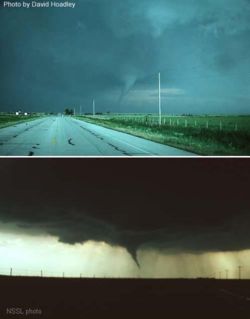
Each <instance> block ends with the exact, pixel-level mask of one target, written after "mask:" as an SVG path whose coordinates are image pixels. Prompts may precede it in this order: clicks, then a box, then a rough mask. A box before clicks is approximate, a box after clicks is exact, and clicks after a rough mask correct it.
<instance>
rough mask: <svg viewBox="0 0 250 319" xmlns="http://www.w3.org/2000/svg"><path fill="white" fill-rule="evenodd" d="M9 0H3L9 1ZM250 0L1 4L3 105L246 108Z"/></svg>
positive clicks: (195, 110)
mask: <svg viewBox="0 0 250 319" xmlns="http://www.w3.org/2000/svg"><path fill="white" fill-rule="evenodd" d="M2 2H3V1H1V3H2ZM249 21H250V1H249V0H237V1H235V0H206V1H200V0H190V1H184V0H175V1H172V0H154V1H150V0H140V1H134V0H121V1H120V0H81V1H80V0H79V1H77V3H76V7H75V9H69V8H68V9H66V8H65V9H55V8H46V9H45V8H40V9H38V8H33V9H24V8H16V9H14V8H3V7H2V6H1V7H0V30H1V31H0V43H1V52H0V69H1V75H0V85H1V94H0V109H1V110H4V111H10V110H11V111H15V110H16V109H17V108H21V109H23V110H28V111H54V112H60V111H62V110H64V108H65V107H68V106H72V107H76V108H78V106H79V105H80V104H81V105H82V110H83V111H84V112H89V111H90V110H91V101H92V98H93V97H95V99H96V110H97V111H114V112H156V111H157V73H158V72H159V71H161V74H162V88H163V94H162V95H163V112H166V113H178V114H180V113H202V114H204V113H227V114H228V113H233V114H239V113H240V114H246V113H249V108H250V106H249V105H250V103H249V102H250V90H249V87H250V77H249V72H250V67H249V66H250V60H249V51H250V41H249V39H250V24H249Z"/></svg>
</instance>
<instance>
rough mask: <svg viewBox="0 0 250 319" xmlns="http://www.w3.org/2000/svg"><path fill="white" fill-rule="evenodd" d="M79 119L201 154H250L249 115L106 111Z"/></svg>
mask: <svg viewBox="0 0 250 319" xmlns="http://www.w3.org/2000/svg"><path fill="white" fill-rule="evenodd" d="M77 118H79V119H82V120H85V121H88V122H91V123H95V124H98V125H102V126H105V127H109V128H112V129H115V130H119V131H122V132H126V133H129V134H132V135H136V136H139V137H143V138H146V139H149V140H152V141H155V142H159V143H162V144H166V145H170V146H174V147H178V148H182V149H185V150H188V151H191V152H194V153H196V154H200V155H227V156H230V155H236V156H237V155H250V116H209V115H204V116H162V124H161V126H160V125H159V118H158V116H156V115H141V114H107V115H96V116H90V115H88V116H81V117H79V116H78V117H77Z"/></svg>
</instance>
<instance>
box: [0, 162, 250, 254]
mask: <svg viewBox="0 0 250 319" xmlns="http://www.w3.org/2000/svg"><path fill="white" fill-rule="evenodd" d="M249 172H250V170H249V161H247V160H244V159H220V160H217V159H204V160H199V159H197V160H194V159H190V160H189V159H186V160H178V159H173V160H171V159H167V160H166V159H164V160H154V159H147V160H145V161H144V162H143V165H142V162H141V161H139V160H136V159H135V160H119V161H116V160H111V159H109V160H102V161H99V160H97V159H89V160H88V159H85V161H82V160H81V159H79V160H76V159H72V160H70V159H67V160H63V159H61V160H56V159H42V160H39V159H38V160H22V159H19V160H18V161H16V160H15V159H13V160H11V159H8V160H5V159H2V160H1V170H0V175H1V176H0V178H1V186H0V191H1V192H0V194H1V195H0V197H1V201H0V203H1V207H0V222H1V227H0V228H1V231H7V230H10V231H11V232H14V233H20V234H21V233H28V234H33V235H36V234H37V235H38V234H49V235H53V236H56V237H57V238H59V240H60V241H61V242H64V243H69V244H75V243H84V242H87V241H89V240H92V241H97V242H98V241H100V242H106V243H107V244H109V245H111V246H121V247H124V248H126V249H127V250H128V251H129V252H130V254H131V255H132V256H133V258H134V259H135V260H137V259H136V258H137V257H136V256H137V251H138V249H157V250H160V251H162V252H163V253H164V251H168V252H169V251H172V252H173V253H176V252H179V253H182V252H188V253H195V254H199V253H204V252H216V251H238V250H243V249H249V248H250V237H249V226H250V213H249V208H250V207H249V194H248V185H249V181H250V175H249Z"/></svg>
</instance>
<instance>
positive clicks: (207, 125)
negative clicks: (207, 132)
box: [207, 121, 208, 129]
mask: <svg viewBox="0 0 250 319" xmlns="http://www.w3.org/2000/svg"><path fill="white" fill-rule="evenodd" d="M207 129H208V121H207Z"/></svg>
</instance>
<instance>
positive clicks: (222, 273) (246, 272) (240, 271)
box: [0, 266, 250, 280]
mask: <svg viewBox="0 0 250 319" xmlns="http://www.w3.org/2000/svg"><path fill="white" fill-rule="evenodd" d="M0 276H13V277H43V278H165V279H168V278H182V279H183V278H186V279H195V278H206V279H208V278H210V279H218V280H219V279H221V280H225V279H250V269H248V267H244V266H238V267H237V268H234V269H220V270H217V271H214V272H212V273H201V274H197V276H193V275H191V276H184V277H183V276H173V275H172V276H161V277H155V276H153V277H150V276H148V275H146V276H143V273H141V274H138V275H137V276H132V277H131V276H115V275H112V276H110V275H108V274H106V273H99V274H86V273H84V272H82V273H81V272H80V273H77V272H70V271H67V272H66V271H65V272H64V271H47V270H44V269H41V270H37V269H36V270H34V269H33V270H31V269H25V268H14V267H13V268H12V267H9V268H8V267H5V268H0Z"/></svg>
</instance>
